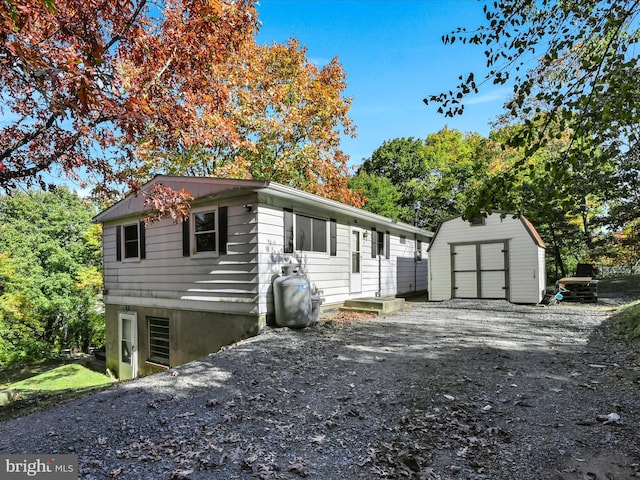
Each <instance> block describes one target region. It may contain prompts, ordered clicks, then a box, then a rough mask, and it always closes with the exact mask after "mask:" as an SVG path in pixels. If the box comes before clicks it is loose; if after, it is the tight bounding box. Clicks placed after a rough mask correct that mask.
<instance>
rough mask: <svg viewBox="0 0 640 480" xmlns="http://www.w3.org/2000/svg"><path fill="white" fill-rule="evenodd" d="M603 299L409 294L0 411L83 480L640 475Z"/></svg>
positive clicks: (16, 444) (621, 353)
mask: <svg viewBox="0 0 640 480" xmlns="http://www.w3.org/2000/svg"><path fill="white" fill-rule="evenodd" d="M610 313H611V308H609V307H607V306H602V305H598V306H590V305H570V304H561V305H556V306H551V307H539V306H516V305H512V304H509V303H507V302H504V301H452V302H443V303H434V302H431V303H429V302H412V303H410V304H408V306H407V307H406V308H405V309H403V310H402V311H400V312H396V313H393V314H390V315H388V316H385V317H375V318H373V317H366V318H360V319H357V320H355V321H353V320H352V321H345V320H344V317H333V318H331V319H325V320H328V321H322V322H321V323H320V324H318V325H316V326H313V327H311V328H307V329H304V330H290V329H275V328H268V329H267V330H266V331H265V332H264V333H263V334H261V335H259V336H258V337H255V338H253V339H250V340H247V341H244V342H240V343H239V344H237V345H234V346H232V347H230V348H228V349H226V350H224V351H222V352H220V353H218V354H216V355H211V356H209V357H207V358H205V359H202V360H200V361H197V362H192V363H190V364H187V365H183V366H181V367H178V368H174V369H171V370H169V371H167V372H164V373H162V374H158V375H154V376H150V377H146V378H142V379H138V380H135V381H131V382H126V383H123V384H121V385H119V386H118V387H116V388H114V389H111V390H108V391H105V392H101V393H98V394H94V395H91V396H88V397H85V398H82V399H79V400H76V401H73V402H70V403H67V404H64V405H60V406H58V407H55V408H54V409H51V410H48V411H43V412H39V413H35V414H32V415H28V416H26V417H23V418H19V419H15V420H11V421H7V422H3V423H0V453H2V454H8V453H21V454H34V453H43V454H45V453H46V454H63V453H67V454H68V453H75V454H78V455H79V460H80V478H83V479H104V478H124V479H145V480H146V479H173V480H175V479H194V480H195V479H251V478H260V479H295V478H314V479H316V478H317V479H346V478H349V479H376V478H412V479H509V480H511V479H517V480H528V479H531V480H534V479H535V480H540V479H566V480H570V479H571V480H572V479H629V478H635V477H640V438H639V434H638V431H639V430H638V424H639V421H640V395H639V394H638V390H639V388H640V364H639V360H640V356H639V351H638V349H637V347H636V346H634V345H628V344H624V343H620V342H618V341H616V340H615V338H614V337H612V336H611V332H610V326H609V324H608V322H607V318H608V316H609V315H610Z"/></svg>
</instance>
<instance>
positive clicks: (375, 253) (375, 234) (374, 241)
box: [371, 228, 378, 258]
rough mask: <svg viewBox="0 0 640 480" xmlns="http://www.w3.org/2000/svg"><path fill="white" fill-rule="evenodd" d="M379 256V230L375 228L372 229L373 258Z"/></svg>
mask: <svg viewBox="0 0 640 480" xmlns="http://www.w3.org/2000/svg"><path fill="white" fill-rule="evenodd" d="M377 256H378V232H377V231H376V229H375V228H372V229H371V258H376V257H377Z"/></svg>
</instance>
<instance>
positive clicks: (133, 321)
mask: <svg viewBox="0 0 640 480" xmlns="http://www.w3.org/2000/svg"><path fill="white" fill-rule="evenodd" d="M118 339H119V346H118V364H119V369H118V377H119V378H120V380H128V379H130V378H136V377H137V376H138V314H137V313H136V312H118Z"/></svg>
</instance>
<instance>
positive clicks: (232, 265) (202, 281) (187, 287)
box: [104, 202, 259, 313]
mask: <svg viewBox="0 0 640 480" xmlns="http://www.w3.org/2000/svg"><path fill="white" fill-rule="evenodd" d="M238 203H239V204H237V205H229V208H228V219H227V222H228V228H227V239H228V242H227V253H226V254H224V255H220V256H216V257H211V256H198V255H194V256H190V257H183V256H182V228H181V224H180V223H179V224H174V223H173V222H172V221H171V220H161V221H158V222H155V223H151V224H149V225H148V227H147V229H146V234H145V237H146V260H145V261H144V262H137V263H125V262H116V261H115V252H114V250H115V237H116V226H115V225H105V227H104V245H105V251H104V260H105V263H104V279H105V285H104V288H105V290H106V296H105V302H106V303H119V304H125V305H129V304H140V305H145V306H157V307H165V308H183V309H187V310H189V309H193V310H202V311H217V312H229V313H234V312H235V313H257V303H258V302H257V299H258V291H259V288H258V282H259V276H258V267H257V262H258V255H257V228H256V215H255V213H253V212H248V211H247V210H246V209H245V208H244V206H243V205H244V203H246V202H243V203H240V202H238ZM112 245H113V246H112Z"/></svg>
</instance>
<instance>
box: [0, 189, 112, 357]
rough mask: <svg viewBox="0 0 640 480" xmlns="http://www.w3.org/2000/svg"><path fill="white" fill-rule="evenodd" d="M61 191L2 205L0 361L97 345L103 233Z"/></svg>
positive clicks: (88, 208) (82, 205)
mask: <svg viewBox="0 0 640 480" xmlns="http://www.w3.org/2000/svg"><path fill="white" fill-rule="evenodd" d="M94 214H95V209H94V208H93V207H92V205H90V204H88V203H86V202H85V201H83V200H81V199H80V198H78V196H77V195H75V194H74V193H72V192H70V191H69V190H67V189H66V188H60V189H58V190H57V191H56V192H40V191H28V192H26V193H17V192H16V193H15V194H14V195H13V196H6V197H2V198H0V279H1V280H0V281H1V284H2V291H1V292H0V321H1V326H0V332H1V335H2V337H1V340H0V342H2V344H3V346H2V347H1V348H0V354H4V355H5V358H3V359H1V360H4V361H5V362H17V361H28V360H34V359H39V358H43V357H46V356H48V355H51V354H55V353H57V352H58V351H59V350H60V349H61V348H72V349H82V350H85V351H86V350H87V349H88V347H89V345H90V344H91V343H93V342H94V341H96V340H100V337H101V336H102V335H103V330H104V324H103V318H102V314H101V313H100V311H99V309H98V307H99V305H98V301H99V292H100V290H101V287H102V279H101V249H100V241H99V237H100V228H99V226H97V225H93V224H92V223H91V218H92V216H93V215H94Z"/></svg>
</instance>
